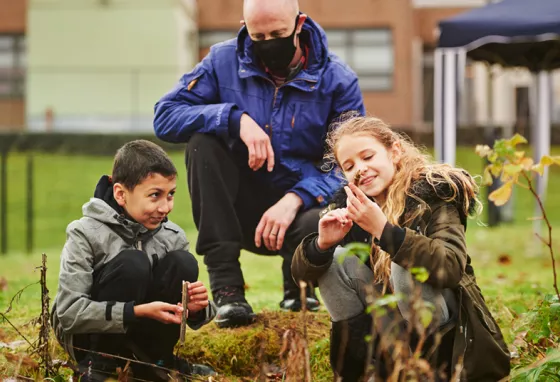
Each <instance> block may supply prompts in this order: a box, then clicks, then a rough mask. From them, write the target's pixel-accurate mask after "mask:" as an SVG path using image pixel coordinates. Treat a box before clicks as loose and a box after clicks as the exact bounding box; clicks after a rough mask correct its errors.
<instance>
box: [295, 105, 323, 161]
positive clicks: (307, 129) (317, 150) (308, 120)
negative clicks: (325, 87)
mask: <svg viewBox="0 0 560 382" xmlns="http://www.w3.org/2000/svg"><path fill="white" fill-rule="evenodd" d="M324 108H325V105H324V104H322V103H319V102H301V101H300V102H298V101H295V102H294V103H293V104H292V105H291V106H290V107H288V115H287V116H286V118H287V121H286V122H287V127H286V129H285V131H287V132H288V134H289V135H290V142H291V149H292V150H294V154H297V155H298V156H302V157H304V158H311V157H315V158H317V159H320V158H322V157H323V150H324V145H325V137H326V134H327V131H328V128H329V126H328V112H326V111H325V110H323V109H324Z"/></svg>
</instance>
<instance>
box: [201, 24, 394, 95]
mask: <svg viewBox="0 0 560 382" xmlns="http://www.w3.org/2000/svg"><path fill="white" fill-rule="evenodd" d="M326 33H327V39H328V44H329V50H330V51H331V52H333V53H334V54H336V55H337V56H338V57H340V58H341V59H342V61H344V62H346V63H347V64H348V65H349V66H350V67H351V68H352V69H353V70H354V71H355V72H356V74H357V75H358V79H359V82H360V88H361V90H362V91H387V90H391V89H392V88H393V70H394V64H393V61H394V59H393V56H394V55H393V34H392V32H391V30H390V29H386V28H384V29H330V30H327V31H326ZM236 35H237V32H236V31H201V32H200V35H199V47H200V50H201V52H202V55H205V54H206V53H207V52H208V48H209V47H210V46H212V45H213V44H216V43H218V42H221V41H225V40H227V39H230V38H234V37H235V36H236Z"/></svg>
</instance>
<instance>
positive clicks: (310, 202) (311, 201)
mask: <svg viewBox="0 0 560 382" xmlns="http://www.w3.org/2000/svg"><path fill="white" fill-rule="evenodd" d="M288 192H293V193H294V194H296V195H297V196H299V197H300V198H301V200H302V201H303V205H302V206H301V210H302V211H307V210H308V209H310V208H311V207H313V206H314V205H315V203H317V201H316V200H315V198H314V197H313V196H312V195H310V194H309V193H307V192H305V191H302V190H301V189H291V190H288V191H287V192H286V193H288Z"/></svg>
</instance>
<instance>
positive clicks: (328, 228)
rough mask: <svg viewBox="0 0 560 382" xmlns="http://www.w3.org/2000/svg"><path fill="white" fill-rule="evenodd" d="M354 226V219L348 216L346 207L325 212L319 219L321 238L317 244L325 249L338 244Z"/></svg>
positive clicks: (321, 248)
mask: <svg viewBox="0 0 560 382" xmlns="http://www.w3.org/2000/svg"><path fill="white" fill-rule="evenodd" d="M350 228H352V220H350V219H349V218H348V211H347V210H346V208H337V209H336V210H332V211H330V212H328V213H327V214H325V216H323V217H322V218H321V220H319V238H318V239H317V246H318V247H319V249H320V250H321V251H325V250H327V249H329V248H331V247H332V246H334V245H336V244H337V243H338V242H340V241H341V240H342V239H344V236H346V234H347V233H348V232H349V231H350Z"/></svg>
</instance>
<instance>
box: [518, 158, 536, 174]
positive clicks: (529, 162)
mask: <svg viewBox="0 0 560 382" xmlns="http://www.w3.org/2000/svg"><path fill="white" fill-rule="evenodd" d="M533 163H535V162H534V161H533V158H523V159H522V160H521V166H523V169H524V170H526V171H529V170H531V167H533Z"/></svg>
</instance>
